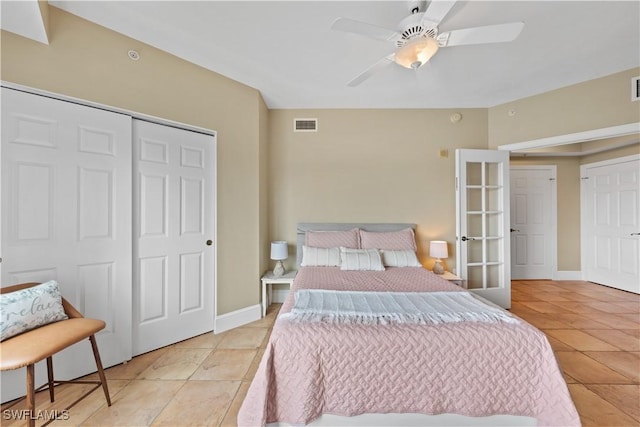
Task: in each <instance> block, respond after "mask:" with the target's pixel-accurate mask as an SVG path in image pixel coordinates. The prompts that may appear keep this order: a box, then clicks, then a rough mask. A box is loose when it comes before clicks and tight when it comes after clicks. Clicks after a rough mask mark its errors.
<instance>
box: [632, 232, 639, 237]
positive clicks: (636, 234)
mask: <svg viewBox="0 0 640 427" xmlns="http://www.w3.org/2000/svg"><path fill="white" fill-rule="evenodd" d="M631 235H632V236H640V233H631Z"/></svg>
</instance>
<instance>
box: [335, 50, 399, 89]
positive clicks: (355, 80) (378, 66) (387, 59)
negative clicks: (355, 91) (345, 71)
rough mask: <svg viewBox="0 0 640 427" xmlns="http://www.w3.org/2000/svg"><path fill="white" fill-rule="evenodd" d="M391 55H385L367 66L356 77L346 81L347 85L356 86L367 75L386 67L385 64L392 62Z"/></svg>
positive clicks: (367, 76) (369, 75) (366, 77)
mask: <svg viewBox="0 0 640 427" xmlns="http://www.w3.org/2000/svg"><path fill="white" fill-rule="evenodd" d="M393 55H394V54H391V55H387V56H385V57H384V58H382V59H381V60H379V61H378V62H376V63H375V64H373V65H372V66H371V67H369V68H367V69H366V70H364V71H363V72H362V73H360V74H358V75H357V76H356V77H354V78H353V79H351V81H349V83H347V86H350V87H356V86H358V85H359V84H360V83H362V82H363V81H365V80H367V79H368V78H369V77H371V76H372V75H374V74H375V73H377V72H378V71H380V70H382V69H383V68H386V67H387V66H389V65H390V64H392V63H393Z"/></svg>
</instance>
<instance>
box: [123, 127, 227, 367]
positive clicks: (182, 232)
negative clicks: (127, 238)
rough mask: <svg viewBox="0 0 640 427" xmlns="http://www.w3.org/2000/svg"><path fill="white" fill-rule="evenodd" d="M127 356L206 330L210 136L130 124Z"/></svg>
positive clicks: (210, 309)
mask: <svg viewBox="0 0 640 427" xmlns="http://www.w3.org/2000/svg"><path fill="white" fill-rule="evenodd" d="M133 139H134V144H133V146H134V158H135V162H134V187H133V188H134V212H135V218H134V279H133V307H134V309H133V324H134V326H133V342H134V348H133V354H134V355H137V354H141V353H144V352H147V351H150V350H153V349H156V348H159V347H162V346H165V345H168V344H172V343H175V342H178V341H181V340H185V339H187V338H191V337H193V336H196V335H199V334H202V333H204V332H208V331H212V330H213V321H214V265H215V253H214V250H215V246H214V245H213V243H214V239H215V236H214V225H215V138H214V137H213V136H211V135H205V134H200V133H196V132H191V131H187V130H184V129H177V128H172V127H168V126H162V125H158V124H155V123H149V122H144V121H140V120H134V123H133Z"/></svg>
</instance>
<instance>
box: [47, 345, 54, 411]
mask: <svg viewBox="0 0 640 427" xmlns="http://www.w3.org/2000/svg"><path fill="white" fill-rule="evenodd" d="M47 378H48V382H49V399H50V400H51V402H53V400H54V396H53V357H52V356H49V357H47Z"/></svg>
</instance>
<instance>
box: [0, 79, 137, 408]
mask: <svg viewBox="0 0 640 427" xmlns="http://www.w3.org/2000/svg"><path fill="white" fill-rule="evenodd" d="M1 152H2V174H1V177H2V178H1V179H2V186H1V188H2V202H1V213H2V234H1V239H0V242H1V248H2V286H8V285H11V284H16V283H23V282H32V281H33V282H44V281H47V280H52V279H53V280H57V281H58V282H59V284H60V287H61V291H62V294H63V295H64V297H65V298H67V299H68V300H69V302H71V303H72V304H73V305H74V306H75V307H76V308H78V309H79V310H80V311H81V312H82V313H83V314H84V315H85V316H87V317H94V318H98V319H102V320H104V321H105V322H106V328H105V329H104V330H102V331H101V332H99V333H98V334H97V335H96V338H97V342H98V347H99V349H100V354H101V358H102V362H103V364H104V365H105V366H112V365H114V364H117V363H120V362H123V361H125V360H128V359H130V358H131V117H129V116H126V115H122V114H117V113H113V112H108V111H104V110H100V109H96V108H90V107H86V106H80V105H77V104H73V103H70V102H65V101H60V100H55V99H51V98H47V97H43V96H38V95H33V94H28V93H24V92H20V91H17V90H13V89H8V88H2V148H1ZM53 360H54V365H55V371H56V373H57V376H58V377H59V378H61V379H65V378H66V379H69V378H75V377H79V376H82V375H85V374H87V373H90V372H94V371H95V370H96V367H95V362H94V359H93V355H92V352H91V348H90V346H89V343H88V341H87V342H83V343H80V344H78V345H76V346H73V347H71V348H69V349H67V350H65V351H64V352H62V353H60V354H58V355H56V357H54V359H53ZM36 372H37V374H36V381H37V382H39V383H42V382H45V381H46V374H45V370H44V368H43V367H42V366H38V367H37V369H36ZM24 375H25V374H24V371H23V370H16V371H9V372H3V373H2V399H3V400H7V399H10V398H13V397H17V396H20V395H23V394H24V387H25V386H24V384H25V382H24Z"/></svg>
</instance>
